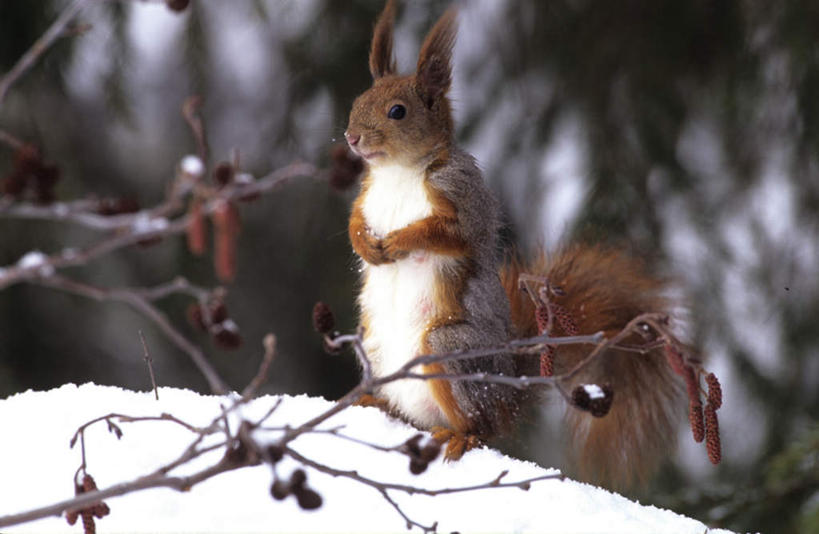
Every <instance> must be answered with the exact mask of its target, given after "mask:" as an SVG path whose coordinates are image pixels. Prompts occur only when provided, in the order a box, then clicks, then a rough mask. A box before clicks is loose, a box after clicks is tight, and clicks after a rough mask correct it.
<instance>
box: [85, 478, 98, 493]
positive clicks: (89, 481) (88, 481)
mask: <svg viewBox="0 0 819 534" xmlns="http://www.w3.org/2000/svg"><path fill="white" fill-rule="evenodd" d="M82 489H83V493H87V492H89V491H94V490H96V489H97V483H96V482H95V481H94V477H92V476H91V475H89V474H88V473H86V474H85V475H84V476H83V477H82Z"/></svg>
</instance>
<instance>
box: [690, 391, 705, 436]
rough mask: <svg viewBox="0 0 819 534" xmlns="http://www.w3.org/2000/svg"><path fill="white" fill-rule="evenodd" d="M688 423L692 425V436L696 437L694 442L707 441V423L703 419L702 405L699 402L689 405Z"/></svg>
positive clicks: (692, 402)
mask: <svg viewBox="0 0 819 534" xmlns="http://www.w3.org/2000/svg"><path fill="white" fill-rule="evenodd" d="M688 422H689V424H690V425H691V434H692V435H693V436H694V441H696V442H697V443H701V442H702V440H703V439H705V423H704V422H703V417H702V404H701V403H700V402H699V400H697V401H691V402H690V403H689V404H688Z"/></svg>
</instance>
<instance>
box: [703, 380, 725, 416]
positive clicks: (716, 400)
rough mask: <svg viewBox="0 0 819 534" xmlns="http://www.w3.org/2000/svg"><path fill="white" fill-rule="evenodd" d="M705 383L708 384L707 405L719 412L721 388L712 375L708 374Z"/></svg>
mask: <svg viewBox="0 0 819 534" xmlns="http://www.w3.org/2000/svg"><path fill="white" fill-rule="evenodd" d="M705 382H706V383H707V384H708V404H710V405H712V406H713V407H714V410H719V408H720V406H722V386H721V385H720V383H719V380H718V379H717V376H716V375H715V374H714V373H708V376H706V377H705Z"/></svg>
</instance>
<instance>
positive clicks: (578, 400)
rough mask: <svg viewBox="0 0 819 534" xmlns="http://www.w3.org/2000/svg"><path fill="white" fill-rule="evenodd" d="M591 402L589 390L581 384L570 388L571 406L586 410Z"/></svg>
mask: <svg viewBox="0 0 819 534" xmlns="http://www.w3.org/2000/svg"><path fill="white" fill-rule="evenodd" d="M590 404H591V397H590V396H589V392H588V391H587V390H586V388H585V387H583V386H577V387H576V388H574V389H573V390H572V406H574V407H575V408H579V409H581V410H583V411H588V409H589V405H590Z"/></svg>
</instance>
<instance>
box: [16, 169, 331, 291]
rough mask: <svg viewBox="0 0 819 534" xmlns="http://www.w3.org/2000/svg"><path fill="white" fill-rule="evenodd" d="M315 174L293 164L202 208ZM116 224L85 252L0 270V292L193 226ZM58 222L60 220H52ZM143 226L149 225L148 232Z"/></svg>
mask: <svg viewBox="0 0 819 534" xmlns="http://www.w3.org/2000/svg"><path fill="white" fill-rule="evenodd" d="M315 172H316V167H315V166H313V165H311V164H309V163H292V164H290V165H287V166H285V167H282V168H280V169H277V170H276V171H273V172H271V173H270V174H268V175H267V176H265V177H264V178H261V179H259V180H257V181H255V182H253V183H249V184H234V185H232V186H227V187H225V188H223V190H221V191H220V193H219V195H218V196H216V197H214V198H213V199H212V200H210V201H209V202H207V203H206V204H204V205H203V206H202V213H203V214H210V213H212V212H213V211H214V210H215V209H216V207H217V205H218V204H219V203H220V202H222V201H224V200H225V199H234V198H238V197H242V196H246V195H250V194H253V193H265V192H271V191H274V190H276V189H278V188H280V187H282V186H283V185H284V184H285V183H287V182H288V181H289V180H290V179H291V178H294V177H296V176H308V175H311V174H314V173H315ZM6 213H11V214H14V213H18V212H17V211H16V210H15V209H13V208H9V209H7V210H4V209H2V208H1V207H0V216H2V215H4V214H6ZM38 215H46V216H47V218H49V219H51V218H52V215H54V212H53V211H51V212H49V213H45V212H38ZM121 217H122V218H121V219H119V220H118V221H117V222H118V223H120V222H122V223H126V222H127V224H126V225H124V226H117V227H116V228H109V229H110V230H117V232H115V233H113V234H112V235H111V236H110V237H106V238H104V239H102V240H100V241H97V242H96V243H94V244H92V245H91V246H89V247H87V248H84V249H66V250H64V251H62V252H59V253H56V254H52V255H49V256H46V257H45V259H44V261H43V262H41V263H38V264H37V265H33V266H28V267H24V266H20V265H10V266H8V267H5V268H3V269H0V289H4V288H6V287H8V286H10V285H13V284H17V283H20V282H25V281H31V280H33V279H36V278H39V277H41V276H42V272H43V267H46V268H50V269H61V268H64V267H74V266H78V265H85V264H87V263H89V262H91V261H93V260H95V259H97V258H99V257H101V256H104V255H106V254H108V253H110V252H113V251H115V250H119V249H122V248H125V247H129V246H131V245H135V244H137V243H139V242H141V241H145V240H150V239H152V238H161V237H166V236H171V235H176V234H182V233H184V232H185V231H186V230H187V228H188V225H189V224H190V216H189V215H187V214H186V215H182V216H180V217H178V218H177V219H174V220H172V221H169V220H167V219H165V218H161V217H160V218H157V217H154V216H153V215H151V214H150V212H149V211H148V212H146V211H141V212H139V213H135V214H133V215H128V216H121ZM53 220H59V217H56V218H53ZM73 220H74V221H75V222H79V221H81V220H85V218H84V217H79V216H77V218H75V219H73ZM143 223H145V224H144V226H147V229H145V227H143Z"/></svg>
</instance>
